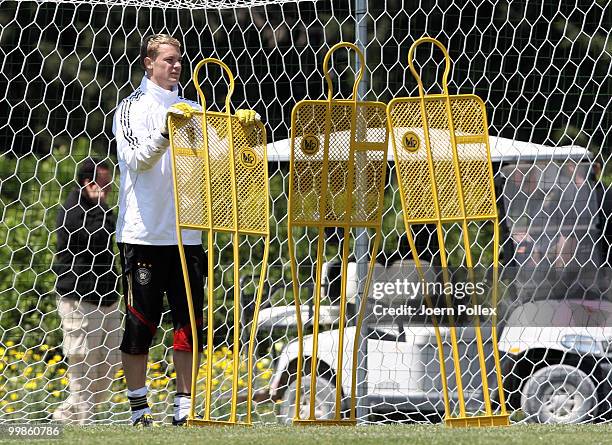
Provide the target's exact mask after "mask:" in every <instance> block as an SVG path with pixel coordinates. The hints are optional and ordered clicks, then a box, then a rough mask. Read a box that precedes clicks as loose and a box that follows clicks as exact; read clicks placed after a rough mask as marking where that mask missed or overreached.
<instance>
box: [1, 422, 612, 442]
mask: <svg viewBox="0 0 612 445" xmlns="http://www.w3.org/2000/svg"><path fill="white" fill-rule="evenodd" d="M1 439H3V438H0V441H1ZM21 441H22V442H23V439H22V440H21ZM11 442H12V441H11ZM13 443H16V442H13ZM34 443H36V444H43V443H51V444H58V443H80V444H104V445H110V444H115V443H117V444H121V445H131V444H145V445H154V444H163V445H178V444H198V443H201V444H206V445H211V444H223V445H242V444H244V445H281V444H282V445H285V444H288V445H301V444H313V445H314V444H316V445H325V444H377V445H378V444H381V445H391V444H408V445H419V444H423V445H438V444H452V445H463V444H466V445H467V444H470V445H472V444H496V445H507V444H530V445H533V444H543V445H564V444H568V445H591V444H604V443H609V444H612V425H576V426H572V425H563V426H548V425H515V426H511V427H507V428H486V429H484V428H483V429H452V430H451V429H449V428H446V427H444V426H442V425H373V426H359V427H284V426H255V427H252V428H247V427H234V428H228V427H213V428H210V427H207V428H179V427H171V426H163V427H159V428H150V429H146V430H141V429H136V428H132V427H130V426H92V427H81V428H79V427H66V429H65V431H64V435H63V437H62V439H61V440H52V441H43V440H37V441H35V442H34Z"/></svg>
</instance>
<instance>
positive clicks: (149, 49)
mask: <svg viewBox="0 0 612 445" xmlns="http://www.w3.org/2000/svg"><path fill="white" fill-rule="evenodd" d="M160 45H172V46H175V47H176V48H177V49H178V50H179V51H180V49H181V42H179V41H178V40H177V39H175V38H174V37H172V36H170V35H168V34H152V35H150V36H146V37H145V38H144V39H142V45H140V63H141V65H142V67H143V68H144V69H145V70H146V69H147V67H146V66H145V63H144V60H145V58H146V57H149V58H151V59H155V58H156V57H157V54H158V53H159V47H160Z"/></svg>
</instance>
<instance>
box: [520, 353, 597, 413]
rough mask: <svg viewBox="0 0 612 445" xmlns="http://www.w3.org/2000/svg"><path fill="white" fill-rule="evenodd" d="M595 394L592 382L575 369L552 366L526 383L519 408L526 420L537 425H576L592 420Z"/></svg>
mask: <svg viewBox="0 0 612 445" xmlns="http://www.w3.org/2000/svg"><path fill="white" fill-rule="evenodd" d="M596 393H597V391H596V388H595V384H594V383H593V380H591V379H590V378H589V376H587V375H586V374H585V373H584V372H582V371H581V370H580V369H578V368H574V367H573V366H568V365H554V366H548V367H546V368H542V369H539V370H538V371H536V372H535V373H534V374H533V375H532V376H531V377H529V378H528V379H527V381H526V382H525V385H524V386H523V391H522V394H521V407H522V409H523V411H524V412H525V414H526V415H527V419H529V420H531V421H534V422H540V423H578V422H582V421H585V420H590V419H592V418H593V417H594V415H595V411H596V406H597V395H596Z"/></svg>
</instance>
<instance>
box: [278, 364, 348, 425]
mask: <svg viewBox="0 0 612 445" xmlns="http://www.w3.org/2000/svg"><path fill="white" fill-rule="evenodd" d="M296 391H297V381H296V380H293V381H292V382H291V383H290V384H289V387H288V388H287V390H286V391H285V394H284V395H283V400H282V403H281V407H280V415H279V419H280V421H281V422H283V423H286V424H291V422H292V421H293V418H294V417H295V393H296ZM315 400H316V402H315V417H316V418H317V419H333V418H334V415H335V414H336V386H335V385H334V384H333V383H332V382H330V381H329V380H328V379H326V378H323V377H321V376H317V395H316V399H315ZM309 416H310V375H304V376H302V392H301V395H300V418H301V419H308V417H309Z"/></svg>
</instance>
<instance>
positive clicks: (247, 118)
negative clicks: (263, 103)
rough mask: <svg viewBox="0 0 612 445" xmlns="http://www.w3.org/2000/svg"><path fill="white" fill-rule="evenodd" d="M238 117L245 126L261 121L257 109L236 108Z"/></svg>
mask: <svg viewBox="0 0 612 445" xmlns="http://www.w3.org/2000/svg"><path fill="white" fill-rule="evenodd" d="M236 117H237V118H238V120H239V121H240V123H241V124H242V125H243V126H245V127H248V126H251V125H253V124H254V123H255V122H256V121H261V116H260V115H259V114H257V112H256V111H255V110H236Z"/></svg>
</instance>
